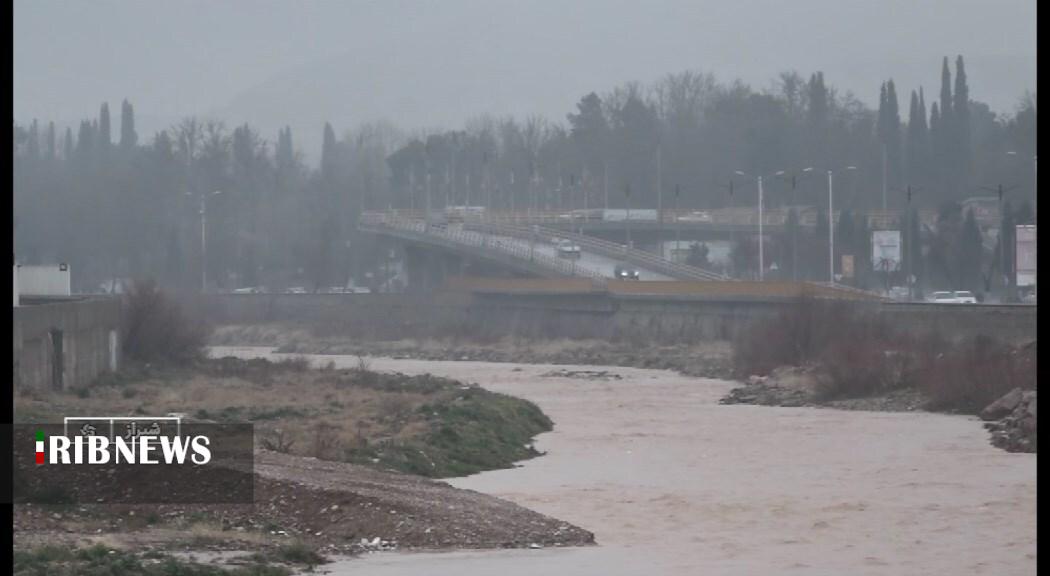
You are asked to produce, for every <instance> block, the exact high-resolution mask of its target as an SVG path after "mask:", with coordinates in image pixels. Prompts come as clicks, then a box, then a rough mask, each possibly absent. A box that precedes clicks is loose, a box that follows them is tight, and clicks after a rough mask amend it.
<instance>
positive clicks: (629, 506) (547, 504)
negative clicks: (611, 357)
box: [214, 348, 1036, 576]
mask: <svg viewBox="0 0 1050 576" xmlns="http://www.w3.org/2000/svg"><path fill="white" fill-rule="evenodd" d="M214 353H216V354H221V355H225V354H231V355H239V356H256V355H268V354H269V351H268V350H267V349H256V348H221V349H215V351H214ZM312 358H316V359H317V360H318V361H319V362H320V363H327V362H328V361H330V360H331V361H335V362H336V364H337V365H339V366H347V367H349V366H356V365H357V357H354V356H342V357H340V356H317V357H312ZM370 362H371V366H372V368H373V369H377V370H396V371H399V372H403V373H406V374H418V373H424V372H429V373H432V374H435V375H440V376H447V377H451V378H456V379H460V380H465V381H470V382H476V383H478V384H480V385H482V386H484V387H486V388H488V389H491V390H494V391H497V392H504V393H507V394H512V395H515V396H519V397H522V398H526V399H528V400H531V401H533V402H535V403H536V404H538V405H539V406H540V407H541V408H542V409H543V411H544V412H546V413H547V414H548V415H549V416H550V417H551V418H552V419H553V420H554V422H555V428H554V431H553V432H550V433H547V434H543V435H541V436H539V437H538V438H537V442H536V446H537V448H538V449H540V450H541V451H546V452H547V454H546V455H544V456H542V457H539V458H535V459H532V460H529V461H526V462H523V463H522V464H521V465H520V466H519V467H517V468H514V469H510V470H498V471H493V472H484V473H481V474H477V475H474V476H469V477H465V478H456V479H450V480H449V483H451V484H453V485H454V486H458V487H461V488H469V489H472V490H478V491H480V492H485V493H488V494H492V495H495V496H498V497H501V498H506V499H508V500H511V501H513V502H516V503H518V504H521V505H523V506H526V507H528V508H531V509H533V510H537V511H539V512H541V513H544V514H548V515H551V516H554V517H556V518H559V519H562V520H565V521H568V522H572V523H574V524H576V525H578V526H580V527H583V528H585V529H587V530H590V531H592V532H594V534H595V537H596V539H597V542H598V545H597V546H593V547H585V548H571V549H539V550H497V551H452V552H438V553H409V552H392V553H377V554H373V555H369V556H366V557H363V558H358V559H343V560H339V561H337V562H336V563H334V564H329V565H327V566H325V567H324V569H323V571H324V572H327V573H330V574H338V575H356V574H368V575H377V576H383V575H391V576H393V575H398V576H402V575H410V574H430V575H445V574H447V575H455V576H472V575H478V576H481V575H485V576H487V575H492V574H498V575H500V576H516V575H523V576H524V575H527V576H536V575H539V574H544V575H546V574H562V575H566V576H573V575H584V574H587V575H590V574H594V575H599V574H600V575H615V574H675V575H678V574H681V575H686V574H689V575H692V574H783V573H795V574H829V575H831V574H834V575H839V574H873V575H874V574H879V575H882V574H915V575H920V574H922V575H926V574H953V575H959V574H989V575H1010V574H1034V573H1035V569H1036V456H1035V455H1034V454H1010V453H1007V452H1004V451H1001V450H999V449H997V448H994V447H992V446H991V445H990V444H989V443H988V433H987V432H986V431H985V430H984V429H983V428H982V426H981V422H980V421H979V420H978V419H976V418H974V417H967V416H950V415H942V414H929V413H880V412H853V411H839V410H830V409H815V408H773V407H761V406H745V405H732V406H723V405H719V404H718V399H719V398H720V397H721V396H722V395H723V394H725V392H726V391H728V390H729V389H730V388H731V387H732V383H730V382H726V381H719V380H710V379H700V378H690V377H684V376H680V375H677V374H674V373H672V372H667V371H660V370H644V369H635V368H619V367H601V368H599V369H600V370H606V371H608V372H610V373H615V374H618V375H619V376H621V379H619V380H616V379H609V380H583V379H576V378H565V377H544V376H542V374H544V373H546V372H549V371H551V370H552V369H559V370H560V369H570V370H571V369H590V370H594V369H595V368H594V367H569V366H557V367H553V366H544V365H528V364H521V365H517V364H499V363H484V362H441V361H422V360H393V359H382V358H373V359H371V360H370Z"/></svg>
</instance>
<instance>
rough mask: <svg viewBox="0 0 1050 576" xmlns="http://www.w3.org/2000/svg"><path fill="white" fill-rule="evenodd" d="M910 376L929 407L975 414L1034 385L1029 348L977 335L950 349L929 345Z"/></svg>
mask: <svg viewBox="0 0 1050 576" xmlns="http://www.w3.org/2000/svg"><path fill="white" fill-rule="evenodd" d="M931 348H932V349H933V350H935V352H933V353H927V354H926V355H925V356H924V358H923V362H922V363H921V364H920V366H919V367H918V369H917V370H916V374H915V375H914V380H915V382H916V384H917V385H918V386H919V387H920V388H921V389H922V390H923V391H924V392H925V393H926V394H927V395H928V396H929V397H930V404H931V408H935V409H942V410H958V411H960V412H965V413H968V414H977V413H979V412H980V411H981V410H982V409H984V407H985V406H987V405H988V404H991V403H992V402H993V401H995V400H996V399H997V398H999V397H1000V396H1002V395H1003V394H1006V393H1007V392H1009V391H1010V390H1012V389H1014V388H1026V389H1027V388H1034V387H1035V386H1036V362H1035V350H1034V347H1033V348H1031V349H1030V348H1027V347H1022V348H1014V347H1011V346H1009V345H1007V344H1005V343H1003V342H1001V341H999V340H997V339H995V338H992V337H990V336H986V335H980V336H977V337H975V338H972V339H970V340H967V341H965V342H963V343H961V344H959V345H956V346H954V347H947V346H944V345H943V344H941V345H940V346H938V347H934V346H932V345H931Z"/></svg>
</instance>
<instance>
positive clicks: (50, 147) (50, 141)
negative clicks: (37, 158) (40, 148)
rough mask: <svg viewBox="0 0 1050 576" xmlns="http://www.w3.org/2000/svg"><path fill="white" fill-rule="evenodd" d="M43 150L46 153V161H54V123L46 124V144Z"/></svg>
mask: <svg viewBox="0 0 1050 576" xmlns="http://www.w3.org/2000/svg"><path fill="white" fill-rule="evenodd" d="M45 150H46V151H47V153H46V158H47V160H48V161H49V162H50V161H52V160H54V159H55V154H56V152H55V123H54V122H48V123H47V144H46V148H45Z"/></svg>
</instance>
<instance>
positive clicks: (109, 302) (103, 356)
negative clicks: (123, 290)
mask: <svg viewBox="0 0 1050 576" xmlns="http://www.w3.org/2000/svg"><path fill="white" fill-rule="evenodd" d="M12 316H13V338H12V339H13V343H14V352H13V354H14V374H13V379H14V386H15V388H23V389H34V390H68V389H73V388H79V387H83V386H87V385H89V384H90V383H91V382H92V381H94V380H95V379H96V378H98V376H100V375H101V374H104V373H107V372H114V371H116V370H117V369H119V368H120V362H121V357H120V345H121V340H120V325H121V304H120V301H119V300H116V299H110V298H83V299H75V298H32V297H29V296H23V297H22V301H21V305H19V306H18V307H16V308H14V309H13V311H12Z"/></svg>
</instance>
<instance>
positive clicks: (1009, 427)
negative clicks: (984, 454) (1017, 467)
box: [981, 388, 1038, 452]
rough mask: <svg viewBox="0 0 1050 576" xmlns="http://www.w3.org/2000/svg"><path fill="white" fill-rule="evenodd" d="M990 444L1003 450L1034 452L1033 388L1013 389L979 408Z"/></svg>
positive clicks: (1034, 416)
mask: <svg viewBox="0 0 1050 576" xmlns="http://www.w3.org/2000/svg"><path fill="white" fill-rule="evenodd" d="M981 419H982V420H985V421H986V422H987V423H986V424H985V425H984V427H985V428H986V429H988V430H989V431H990V432H991V433H992V444H994V445H995V446H998V447H1000V448H1002V449H1004V450H1006V451H1007V452H1035V451H1036V432H1037V428H1038V426H1037V425H1036V391H1035V390H1021V389H1020V388H1014V389H1013V390H1011V391H1009V392H1007V393H1006V394H1004V395H1003V396H1002V397H1001V398H999V399H998V400H996V401H995V402H992V403H991V404H989V405H988V406H987V407H986V408H985V409H984V410H982V411H981Z"/></svg>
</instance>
